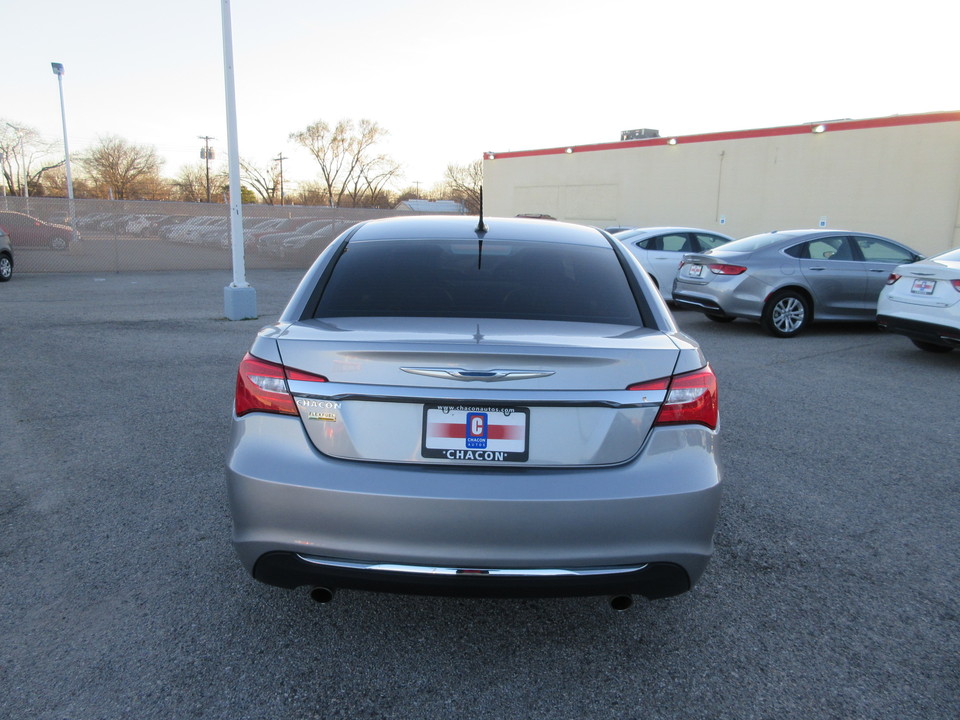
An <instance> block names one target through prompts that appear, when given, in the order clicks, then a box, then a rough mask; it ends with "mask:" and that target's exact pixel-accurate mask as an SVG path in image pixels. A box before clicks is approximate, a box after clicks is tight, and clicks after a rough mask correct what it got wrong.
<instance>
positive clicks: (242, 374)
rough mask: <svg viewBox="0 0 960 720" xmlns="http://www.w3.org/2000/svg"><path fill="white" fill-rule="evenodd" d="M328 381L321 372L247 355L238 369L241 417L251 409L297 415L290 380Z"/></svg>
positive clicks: (235, 405)
mask: <svg viewBox="0 0 960 720" xmlns="http://www.w3.org/2000/svg"><path fill="white" fill-rule="evenodd" d="M288 379H290V380H308V381H312V382H325V381H326V378H325V377H322V376H320V375H311V374H310V373H305V372H301V371H299V370H288V369H286V368H284V367H283V365H279V364H277V363H272V362H267V361H266V360H261V359H260V358H256V357H254V356H253V355H251V354H250V353H247V354H246V355H244V357H243V360H241V361H240V369H239V370H238V371H237V393H236V398H235V401H234V408H235V409H236V413H237V417H240V416H241V415H246V414H247V413H251V412H268V413H278V414H280V415H296V414H297V403H296V402H295V401H294V399H293V395H291V394H290V390H289V389H288V388H287V380H288Z"/></svg>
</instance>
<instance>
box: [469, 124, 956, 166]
mask: <svg viewBox="0 0 960 720" xmlns="http://www.w3.org/2000/svg"><path fill="white" fill-rule="evenodd" d="M944 122H960V112H941V113H923V114H920V115H892V116H890V117H882V118H870V119H867V120H828V121H825V122H821V123H806V124H804V125H788V126H785V127H773V128H760V129H757V130H735V131H730V132H718V133H706V134H703V135H677V136H673V137H670V136H667V137H659V138H647V139H645V140H626V141H623V142H612V143H596V144H593V145H571V146H569V147H558V148H544V149H542V150H517V151H515V152H488V153H484V159H486V160H492V159H494V158H496V159H498V160H500V159H504V158H517V157H536V156H538V155H564V154H567V153H581V152H596V151H598V150H625V149H627V148H639V147H655V146H658V145H689V144H691V143H702V142H718V141H721V140H748V139H753V138H765V137H778V136H782V135H805V134H807V133H811V132H813V131H814V128H816V127H819V126H821V125H822V126H823V128H824V130H823V132H839V131H843V130H868V129H872V128H885V127H901V126H905V125H929V124H932V123H944Z"/></svg>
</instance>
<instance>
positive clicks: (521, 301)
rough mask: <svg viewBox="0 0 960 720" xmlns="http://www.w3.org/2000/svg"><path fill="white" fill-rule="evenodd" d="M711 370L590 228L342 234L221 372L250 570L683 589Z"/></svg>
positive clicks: (642, 278) (327, 585)
mask: <svg viewBox="0 0 960 720" xmlns="http://www.w3.org/2000/svg"><path fill="white" fill-rule="evenodd" d="M717 412H718V411H717V388H716V378H715V376H714V374H713V371H712V370H711V369H710V366H709V365H708V364H707V361H706V360H705V358H704V356H703V353H702V352H701V350H700V348H699V347H698V346H697V344H696V342H694V340H692V339H691V338H689V337H687V336H686V335H684V334H683V333H681V332H679V331H678V329H677V326H676V325H675V324H674V321H673V318H672V316H671V315H670V312H669V310H668V309H667V308H666V306H665V305H664V303H663V301H662V299H661V298H660V296H659V295H658V293H657V292H656V289H655V288H654V286H653V284H652V282H650V280H649V278H648V277H647V275H646V273H645V272H644V271H643V269H642V268H641V267H640V265H639V264H638V263H637V262H636V260H635V259H633V258H632V257H631V256H630V255H629V254H628V253H627V252H626V251H625V250H624V248H623V247H622V246H621V245H620V244H619V243H616V242H615V241H612V240H611V239H610V238H609V236H607V235H606V234H604V233H603V232H602V231H601V230H598V229H596V228H588V227H586V226H580V225H570V224H566V223H559V222H550V221H539V220H527V219H499V218H491V219H488V220H486V222H485V223H482V224H481V222H479V221H478V219H477V218H475V217H474V218H470V217H464V216H451V217H413V218H393V219H387V220H378V221H370V222H366V223H362V224H359V225H355V226H353V227H352V228H350V229H349V230H347V231H346V232H344V233H343V234H341V235H340V236H339V237H338V238H336V239H335V240H334V241H333V242H332V243H331V244H330V246H329V247H327V248H326V249H325V250H324V252H323V253H322V254H321V255H320V257H319V258H318V259H317V260H316V262H315V263H314V264H313V266H312V267H311V269H310V270H309V271H308V272H307V273H306V275H305V277H304V278H303V280H302V282H301V283H300V286H299V287H298V289H297V290H296V292H295V293H294V295H293V297H292V299H291V300H290V302H289V304H288V305H287V307H286V309H285V310H284V311H283V314H282V316H281V317H280V319H279V321H278V322H277V323H276V324H274V325H270V326H268V327H266V328H264V329H263V330H261V331H260V333H259V335H258V336H257V338H256V340H255V341H254V343H253V345H252V347H251V348H250V351H249V353H248V354H247V355H246V356H245V357H244V359H243V360H242V362H241V364H240V369H239V373H238V378H237V390H236V402H235V408H234V414H233V432H232V438H231V441H230V446H229V453H228V460H227V473H226V474H227V484H228V490H229V498H230V505H231V509H232V514H233V521H234V535H233V540H234V545H235V547H236V550H237V552H238V553H239V556H240V559H241V561H242V563H243V565H244V567H245V568H246V569H247V570H248V571H249V572H250V573H251V574H252V575H253V576H254V577H255V578H257V579H258V580H261V581H263V582H265V583H269V584H273V585H279V586H282V587H289V588H292V587H297V586H304V585H306V586H311V587H312V588H313V590H312V592H311V595H312V596H313V597H314V599H316V600H320V601H326V600H329V599H330V598H331V597H332V596H333V592H334V590H335V589H337V588H353V589H362V590H381V591H391V592H401V593H424V594H437V595H480V596H562V595H573V596H579V595H610V596H613V598H614V606H615V607H618V608H623V607H626V606H628V605H629V603H630V602H631V600H630V598H631V596H633V595H644V596H647V597H649V598H659V597H666V596H670V595H675V594H678V593H682V592H684V591H686V590H688V589H689V588H690V587H691V586H692V585H693V584H694V583H695V582H697V580H698V578H700V576H701V574H702V573H703V571H704V568H705V567H706V565H707V562H708V559H709V557H710V555H711V552H712V549H713V535H714V526H715V523H716V518H717V511H718V505H719V500H720V473H719V469H718V463H717V459H716V456H715V453H716V446H717V422H718V419H717Z"/></svg>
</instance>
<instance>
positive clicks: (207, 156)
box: [198, 135, 216, 202]
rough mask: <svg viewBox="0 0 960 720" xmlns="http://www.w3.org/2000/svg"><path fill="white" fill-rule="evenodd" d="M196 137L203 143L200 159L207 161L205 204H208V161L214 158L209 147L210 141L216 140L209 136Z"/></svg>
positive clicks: (212, 151) (213, 153)
mask: <svg viewBox="0 0 960 720" xmlns="http://www.w3.org/2000/svg"><path fill="white" fill-rule="evenodd" d="M198 137H199V138H200V139H201V140H203V142H204V146H203V147H202V148H200V157H201V158H202V159H203V160H206V161H207V202H210V161H211V160H213V158H214V157H215V152H214V150H213V148H211V147H210V141H211V140H216V138H214V137H210V136H209V135H199V136H198Z"/></svg>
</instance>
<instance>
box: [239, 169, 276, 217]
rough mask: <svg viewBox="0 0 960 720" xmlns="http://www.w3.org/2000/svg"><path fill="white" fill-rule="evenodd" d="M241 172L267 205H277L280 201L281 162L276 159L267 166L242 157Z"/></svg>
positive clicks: (245, 180)
mask: <svg viewBox="0 0 960 720" xmlns="http://www.w3.org/2000/svg"><path fill="white" fill-rule="evenodd" d="M240 173H241V177H242V179H243V181H244V182H245V183H246V184H247V185H249V186H250V189H251V190H253V192H255V193H256V194H257V195H259V196H260V198H261V199H262V200H263V202H265V203H266V204H267V205H276V204H277V203H278V202H279V201H280V183H281V179H280V162H279V160H274V161H273V164H272V165H270V166H269V167H267V168H263V167H260V166H258V165H254V164H253V163H252V162H250V161H249V160H244V159H243V158H240Z"/></svg>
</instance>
